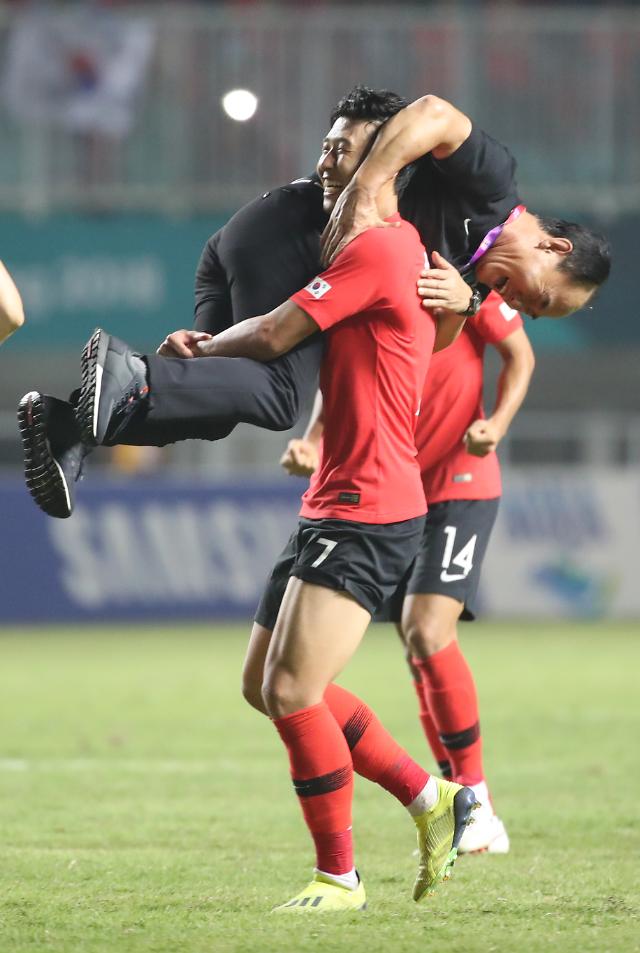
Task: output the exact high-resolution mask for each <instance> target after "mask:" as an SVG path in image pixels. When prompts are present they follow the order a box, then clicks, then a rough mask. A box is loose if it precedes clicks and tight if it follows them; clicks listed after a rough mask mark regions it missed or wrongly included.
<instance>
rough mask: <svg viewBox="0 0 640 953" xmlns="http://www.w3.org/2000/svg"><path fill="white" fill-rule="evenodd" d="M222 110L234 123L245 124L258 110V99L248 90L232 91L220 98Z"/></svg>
mask: <svg viewBox="0 0 640 953" xmlns="http://www.w3.org/2000/svg"><path fill="white" fill-rule="evenodd" d="M222 108H223V109H224V111H225V112H226V114H227V116H229V117H230V118H231V119H235V120H236V122H246V121H247V119H251V117H252V116H253V115H254V113H255V111H256V109H257V108H258V97H257V96H254V94H253V93H252V92H250V91H249V90H248V89H232V90H230V91H229V92H228V93H225V95H224V96H223V97H222Z"/></svg>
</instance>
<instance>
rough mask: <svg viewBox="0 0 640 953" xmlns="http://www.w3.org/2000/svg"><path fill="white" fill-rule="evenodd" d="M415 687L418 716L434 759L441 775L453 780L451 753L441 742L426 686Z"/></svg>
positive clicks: (418, 685) (419, 684) (416, 685)
mask: <svg viewBox="0 0 640 953" xmlns="http://www.w3.org/2000/svg"><path fill="white" fill-rule="evenodd" d="M413 687H414V689H415V692H416V696H417V699H418V714H419V718H420V724H421V725H422V730H423V731H424V734H425V737H426V739H427V741H428V743H429V747H430V748H431V752H432V754H433V757H434V758H435V759H436V761H437V762H438V767H439V768H440V774H441V775H442V777H443V778H451V761H450V760H449V752H448V751H447V749H446V748H445V746H444V745H443V744H442V742H441V741H440V735H439V734H438V729H437V728H436V724H435V722H434V720H433V718H432V717H431V712H430V711H429V707H428V705H427V699H426V698H425V692H424V685H423V684H422V682H414V683H413Z"/></svg>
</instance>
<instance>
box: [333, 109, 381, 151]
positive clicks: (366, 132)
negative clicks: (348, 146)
mask: <svg viewBox="0 0 640 953" xmlns="http://www.w3.org/2000/svg"><path fill="white" fill-rule="evenodd" d="M378 125H379V123H377V122H371V121H370V120H368V119H345V118H344V117H342V116H341V117H340V118H339V119H336V121H335V122H334V124H333V126H332V127H331V129H330V130H329V132H328V133H327V134H326V136H325V137H324V138H325V141H327V140H328V141H331V142H333V141H335V140H337V139H342V140H345V141H346V142H350V143H352V144H353V145H361V144H362V143H364V142H366V141H367V140H368V139H369V138H370V136H371V135H372V134H373V132H374V131H375V130H376V129H377V127H378Z"/></svg>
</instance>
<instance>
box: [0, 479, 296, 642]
mask: <svg viewBox="0 0 640 953" xmlns="http://www.w3.org/2000/svg"><path fill="white" fill-rule="evenodd" d="M81 489H82V493H81V495H80V497H81V498H80V499H79V501H78V506H77V508H76V511H75V512H74V514H73V516H72V517H71V518H70V519H68V520H56V519H50V518H49V517H46V516H44V514H42V513H41V512H40V511H39V510H38V509H37V507H36V506H35V505H34V503H33V502H32V500H31V498H30V497H29V495H28V494H27V492H26V490H25V487H24V485H23V484H21V483H20V482H19V481H17V480H5V481H2V482H0V525H2V541H3V571H2V573H1V574H0V621H1V622H5V623H6V622H64V621H76V622H81V621H94V620H95V621H101V620H104V621H106V620H118V619H122V620H124V619H149V620H157V619H171V618H173V619H175V618H181V619H182V618H212V617H217V618H229V619H230V618H243V619H245V618H246V619H249V618H251V616H252V613H253V612H254V610H255V608H256V605H257V602H258V599H259V597H260V595H261V593H262V589H263V586H264V583H265V581H266V579H267V577H268V574H269V572H270V570H271V568H272V566H273V563H274V560H275V557H276V556H277V555H278V553H279V552H280V550H281V549H282V547H283V546H284V544H285V542H286V541H287V539H288V537H289V535H290V533H291V532H292V530H293V528H294V526H295V522H296V514H297V512H298V509H299V502H300V490H301V483H300V482H298V481H291V482H289V481H284V480H283V481H282V482H279V483H278V482H274V483H273V484H265V483H255V484H252V483H233V484H232V483H216V484H209V483H203V482H196V481H193V480H188V481H187V480H185V481H176V480H173V479H172V480H168V479H154V480H149V479H144V480H134V481H131V480H123V481H114V480H110V481H108V482H107V481H99V480H92V481H91V483H89V482H87V484H86V485H83V486H82V488H81Z"/></svg>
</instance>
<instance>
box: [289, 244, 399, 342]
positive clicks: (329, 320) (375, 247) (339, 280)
mask: <svg viewBox="0 0 640 953" xmlns="http://www.w3.org/2000/svg"><path fill="white" fill-rule="evenodd" d="M393 231H394V230H393V229H378V228H371V229H369V230H368V231H366V232H363V234H362V235H359V236H358V237H357V238H355V239H354V240H353V241H352V242H350V243H349V244H348V245H347V247H346V248H345V249H344V251H343V252H341V253H340V255H338V257H337V258H336V260H335V261H334V262H333V264H332V265H331V266H330V268H328V269H327V270H326V271H323V272H322V274H320V275H317V277H315V278H313V279H312V280H311V281H310V282H309V284H307V285H306V286H305V287H304V288H303V289H302V290H301V291H298V292H296V294H294V295H292V299H291V300H292V301H294V302H295V304H297V305H298V307H300V308H302V310H303V311H304V312H305V313H306V314H308V315H309V317H310V318H311V319H312V320H313V321H315V323H316V324H317V325H318V327H319V328H320V330H321V331H326V330H327V329H328V328H330V327H333V325H335V324H338V323H339V322H340V321H343V320H344V319H345V318H349V317H352V316H353V315H354V314H359V313H360V312H361V311H366V310H368V309H370V308H373V307H374V306H375V305H376V304H378V303H381V302H382V299H383V293H382V289H383V288H384V285H385V281H384V274H385V273H386V267H385V265H386V259H387V255H388V252H389V233H390V232H391V233H393Z"/></svg>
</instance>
